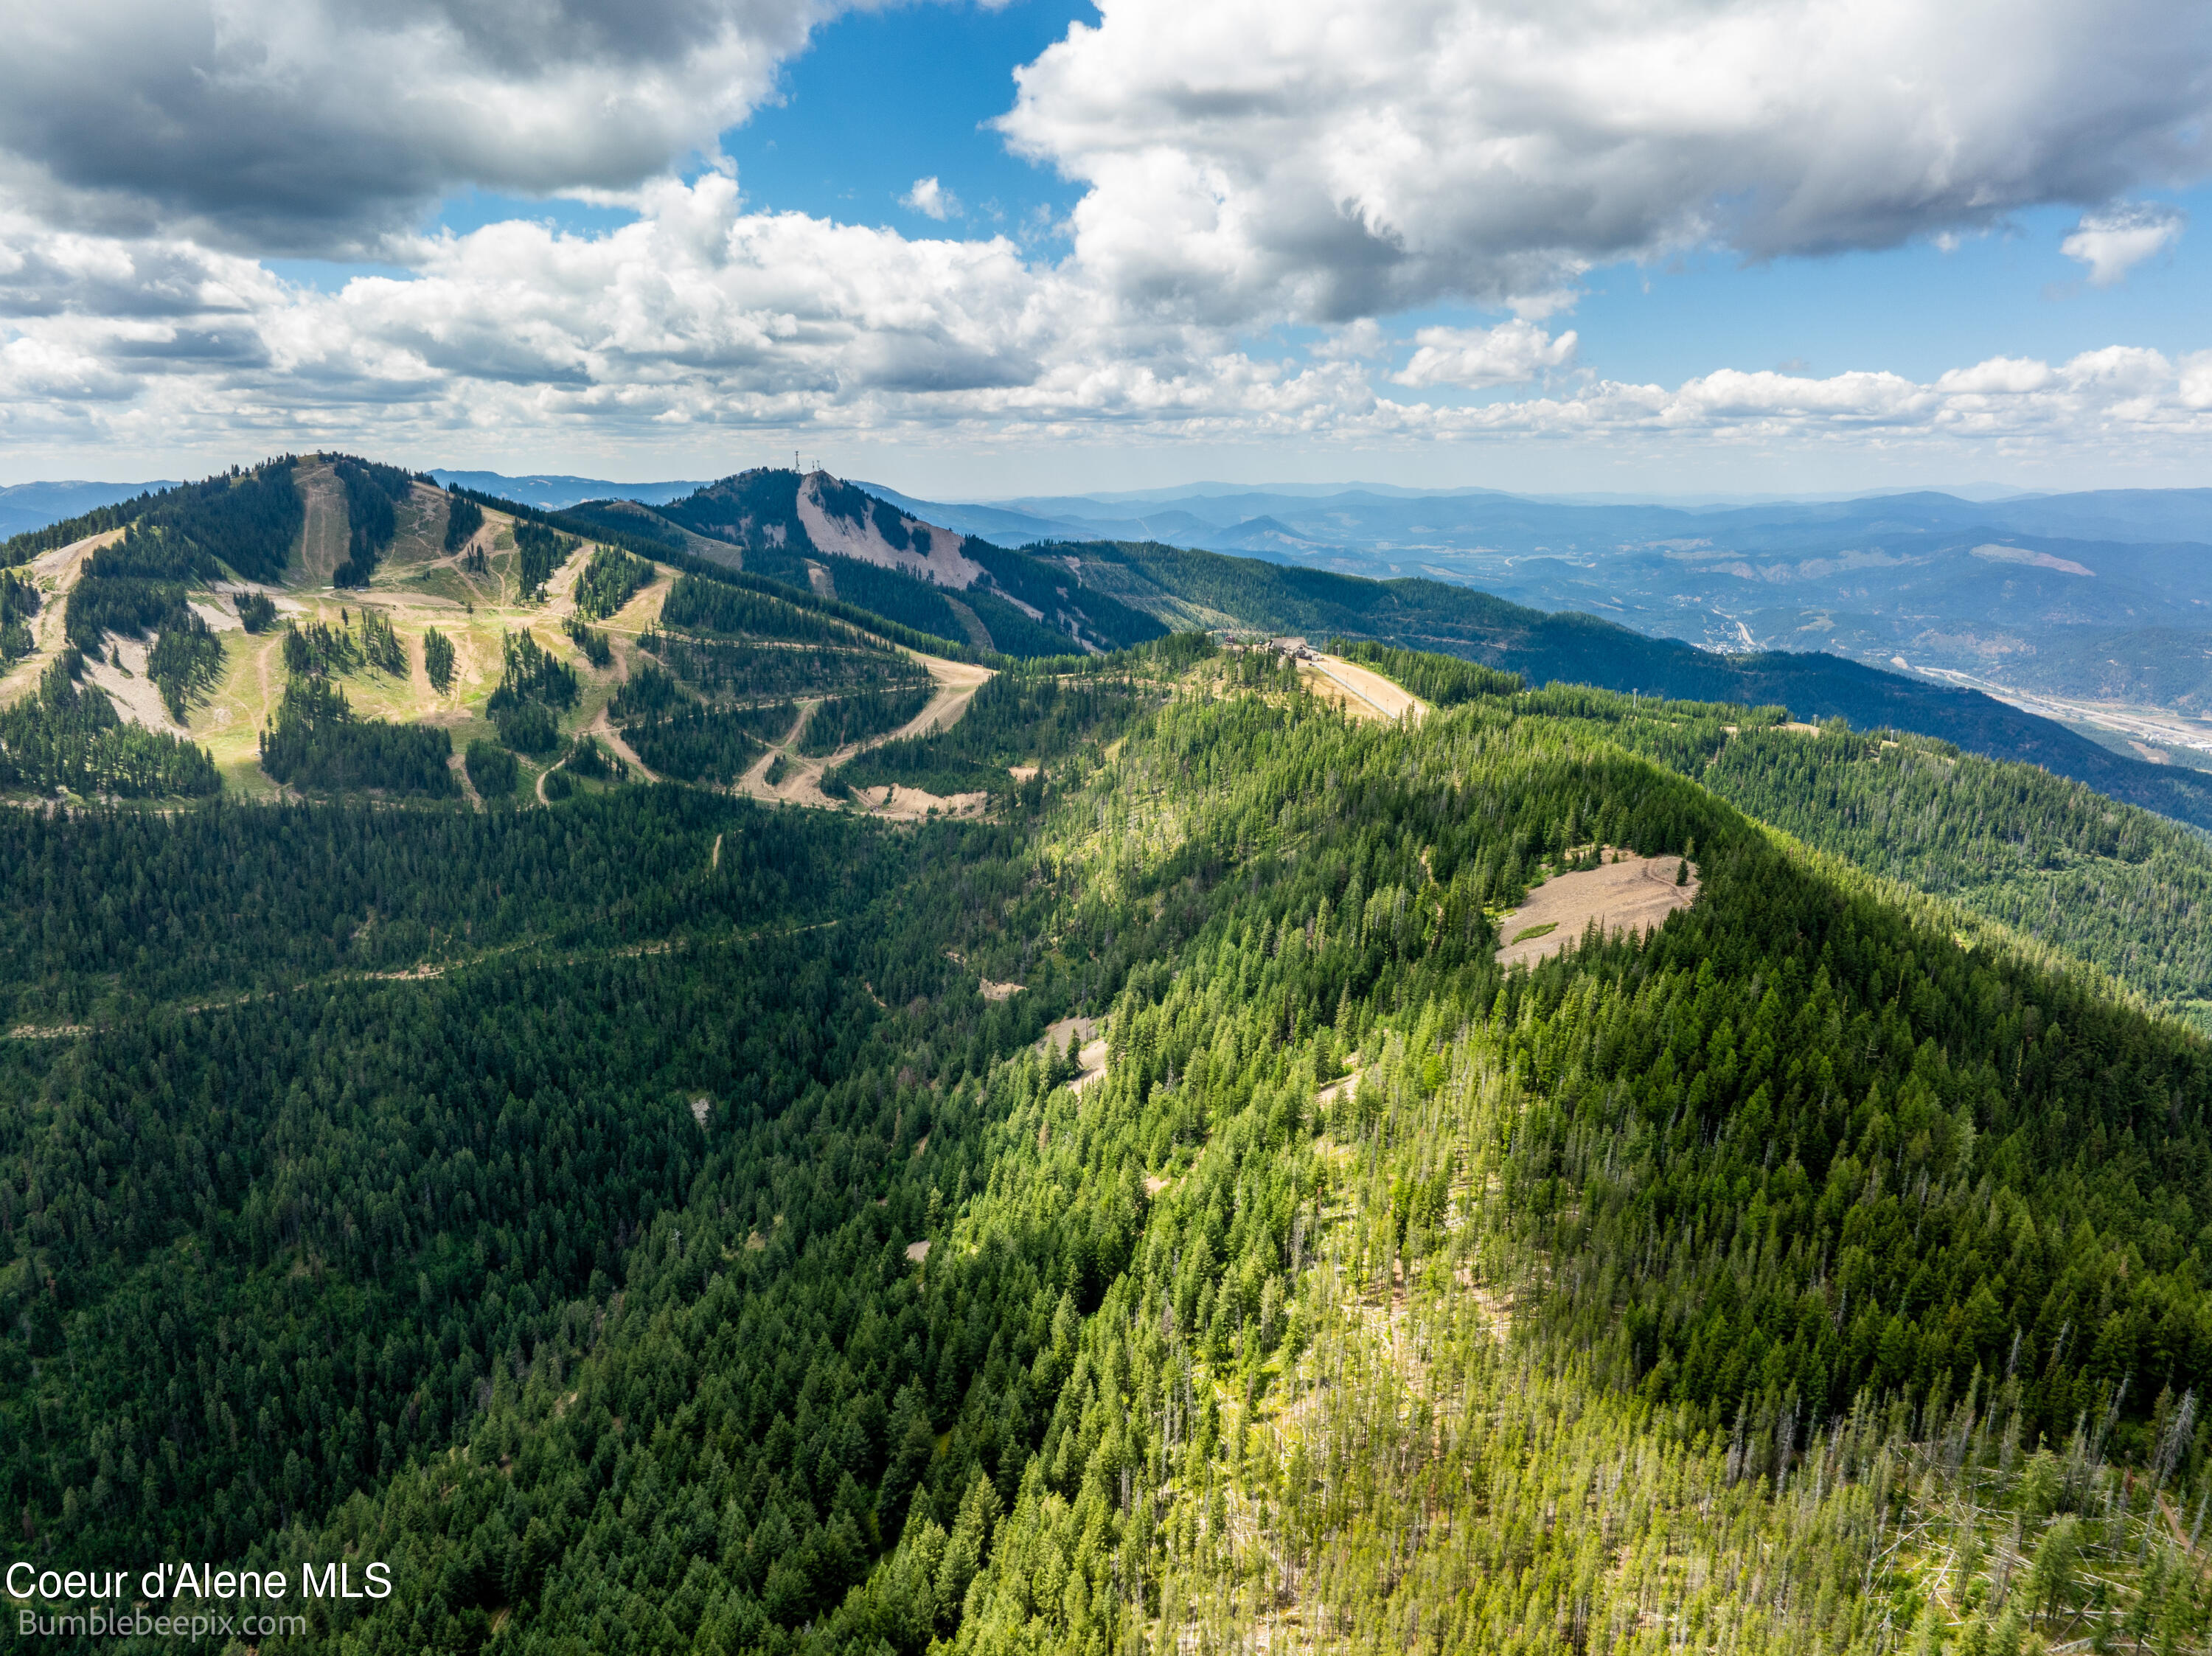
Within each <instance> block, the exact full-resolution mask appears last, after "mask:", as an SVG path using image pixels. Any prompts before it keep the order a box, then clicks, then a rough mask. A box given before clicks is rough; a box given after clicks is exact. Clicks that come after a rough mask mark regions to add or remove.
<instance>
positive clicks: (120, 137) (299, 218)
mask: <svg viewBox="0 0 2212 1656" xmlns="http://www.w3.org/2000/svg"><path fill="white" fill-rule="evenodd" d="M831 9H834V8H833V5H832V3H831V0H625V3H620V4H617V3H613V0H482V3H461V0H402V3H398V4H383V5H376V6H358V5H343V4H339V3H332V0H225V3H222V4H216V3H213V0H78V3H75V4H71V5H66V6H55V5H43V4H36V3H13V4H10V5H9V6H8V7H7V8H6V11H7V12H8V13H10V14H12V15H11V16H10V17H9V21H8V22H7V24H6V28H7V32H8V33H9V37H10V38H9V48H8V50H7V51H6V52H4V53H0V152H4V153H5V154H6V155H8V156H10V157H12V158H13V161H14V163H15V164H14V166H13V167H12V168H10V169H9V170H10V171H11V172H12V173H13V177H12V179H10V180H9V183H10V185H11V186H12V187H11V189H10V193H11V194H13V195H14V196H15V198H16V200H17V201H18V203H20V204H22V205H25V206H27V207H28V208H30V209H31V210H33V212H34V213H35V214H36V215H38V216H39V217H40V218H42V219H44V220H46V221H48V222H53V223H66V224H71V225H75V226H77V227H85V228H94V229H99V230H102V231H106V232H110V233H123V234H131V233H137V234H145V233H148V232H150V231H152V230H155V229H156V228H161V227H171V228H173V227H190V228H191V229H192V230H193V232H194V233H195V234H197V236H199V237H200V238H201V239H203V240H207V241H209V242H210V243H211V244H214V245H224V246H231V247H234V248H238V249H240V250H245V251H251V252H255V253H260V254H270V253H306V254H328V253H341V254H343V253H350V252H360V251H362V250H363V249H365V248H368V247H369V246H374V244H375V243H376V241H377V240H378V239H379V238H380V237H382V236H384V235H386V234H389V233H391V232H393V231H398V230H404V229H407V228H410V227H411V226H412V225H413V223H414V222H415V221H416V220H417V218H418V217H419V215H420V214H421V213H422V209H424V207H425V206H426V205H427V204H428V203H430V202H432V201H434V200H435V199H436V197H438V196H440V195H441V194H442V193H444V192H446V191H450V190H452V189H453V188H455V187H457V186H459V185H477V186H481V187H483V188H486V189H490V190H495V191H513V192H518V193H523V194H543V193H549V192H552V191H562V190H570V189H577V188H585V189H599V190H610V191H611V190H620V189H623V188H627V187H629V186H630V185H635V184H636V183H638V182H639V181H640V180H641V179H646V178H647V177H650V176H652V175H653V174H655V173H659V172H661V171H663V170H665V168H666V167H667V166H668V165H669V164H670V162H671V161H672V160H675V159H677V158H678V157H680V156H681V155H684V153H686V152H687V151H690V150H693V149H698V148H700V147H702V146H711V144H712V143H713V141H714V135H715V133H716V132H717V131H719V130H721V129H722V128H723V127H725V126H726V125H728V124H731V123H732V122H734V121H736V120H738V119H739V118H742V117H743V115H744V113H745V112H746V111H747V110H749V109H750V107H751V106H752V105H753V104H754V103H755V102H756V101H757V100H758V99H759V98H761V97H762V96H763V94H766V93H767V91H768V90H769V88H770V87H771V86H772V84H773V79H774V76H775V68H776V65H777V64H778V63H780V62H781V60H782V59H783V58H786V57H787V56H789V55H790V54H791V53H792V52H795V51H797V50H799V48H800V47H801V46H803V45H804V44H805V39H806V35H807V32H808V30H809V29H810V27H811V26H812V25H813V24H814V23H815V22H816V21H818V20H819V19H820V18H821V17H823V15H827V14H828V13H829V11H830V10H831Z"/></svg>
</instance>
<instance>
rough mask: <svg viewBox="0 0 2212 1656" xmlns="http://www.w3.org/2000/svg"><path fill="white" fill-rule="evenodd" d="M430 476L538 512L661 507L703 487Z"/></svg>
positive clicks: (488, 474) (693, 481)
mask: <svg viewBox="0 0 2212 1656" xmlns="http://www.w3.org/2000/svg"><path fill="white" fill-rule="evenodd" d="M429 475H430V476H433V477H435V478H436V479H437V480H438V481H439V482H441V483H443V484H445V485H446V486H447V488H451V487H452V486H453V484H455V483H459V485H460V486H461V487H462V488H473V489H476V490H477V491H479V492H480V493H483V494H496V495H498V496H499V497H500V498H501V500H520V502H521V503H522V504H523V505H525V506H534V507H537V508H538V510H539V511H540V512H560V511H563V510H565V509H566V508H568V507H572V506H577V505H580V504H581V503H582V502H583V501H586V500H641V501H643V502H644V503H645V504H646V505H647V506H661V505H665V503H667V502H668V501H670V500H682V499H683V498H684V496H685V495H686V494H690V493H691V492H692V491H693V490H694V489H697V488H704V487H705V484H704V483H703V482H702V481H701V480H699V479H697V478H690V479H687V480H684V481H681V482H665V483H615V482H608V481H607V480H606V479H605V478H604V477H569V476H561V475H559V474H557V473H556V474H544V475H538V476H528V477H509V476H506V475H505V474H503V473H501V472H497V471H444V470H438V469H436V468H435V467H434V468H433V469H432V470H431V472H430V474H429Z"/></svg>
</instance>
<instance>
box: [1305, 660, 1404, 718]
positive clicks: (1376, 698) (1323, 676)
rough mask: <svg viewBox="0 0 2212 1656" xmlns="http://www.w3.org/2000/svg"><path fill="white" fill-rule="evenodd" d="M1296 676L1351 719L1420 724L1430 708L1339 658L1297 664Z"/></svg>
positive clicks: (1368, 669)
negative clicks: (1407, 721) (1403, 720)
mask: <svg viewBox="0 0 2212 1656" xmlns="http://www.w3.org/2000/svg"><path fill="white" fill-rule="evenodd" d="M1298 676H1299V678H1300V679H1302V680H1303V681H1304V683H1305V686H1306V688H1308V689H1310V690H1311V691H1312V692H1313V693H1314V694H1315V695H1317V696H1319V697H1320V698H1321V699H1322V701H1326V702H1328V703H1329V704H1330V705H1331V706H1332V707H1340V708H1342V709H1343V710H1344V711H1345V712H1346V713H1348V714H1350V715H1351V716H1352V718H1354V719H1368V720H1374V721H1384V720H1389V719H1404V718H1407V717H1409V716H1410V717H1411V718H1412V719H1413V722H1414V723H1416V724H1419V722H1420V720H1421V719H1422V717H1423V715H1425V713H1427V712H1428V711H1429V704H1428V703H1427V702H1425V701H1422V700H1421V699H1420V698H1419V696H1417V695H1411V694H1409V693H1408V692H1407V691H1406V690H1405V689H1403V688H1401V687H1400V686H1398V685H1396V684H1394V683H1393V682H1391V681H1390V680H1389V679H1387V678H1385V677H1383V675H1382V674H1380V673H1378V672H1376V671H1375V670H1373V669H1371V668H1367V667H1362V666H1361V665H1359V664H1358V663H1357V662H1353V661H1346V660H1345V659H1344V658H1342V657H1341V656H1317V657H1316V658H1314V659H1313V660H1311V661H1302V662H1300V663H1299V664H1298Z"/></svg>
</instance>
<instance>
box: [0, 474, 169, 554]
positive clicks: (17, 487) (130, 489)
mask: <svg viewBox="0 0 2212 1656" xmlns="http://www.w3.org/2000/svg"><path fill="white" fill-rule="evenodd" d="M175 487H176V484H175V482H173V481H170V480H167V479H164V480H162V481H160V482H150V483H89V482H58V483H10V484H8V485H6V486H5V487H0V541H4V540H6V539H7V538H8V537H9V536H10V535H21V534H22V533H24V532H25V531H28V530H33V529H44V528H45V527H46V525H48V524H54V523H59V522H61V520H62V519H64V518H74V517H76V516H77V515H78V514H79V513H84V512H91V511H94V510H95V509H96V508H98V507H103V506H113V505H115V504H116V502H118V500H132V499H134V498H136V497H137V496H138V495H141V494H149V493H152V492H154V491H156V490H159V489H164V488H175Z"/></svg>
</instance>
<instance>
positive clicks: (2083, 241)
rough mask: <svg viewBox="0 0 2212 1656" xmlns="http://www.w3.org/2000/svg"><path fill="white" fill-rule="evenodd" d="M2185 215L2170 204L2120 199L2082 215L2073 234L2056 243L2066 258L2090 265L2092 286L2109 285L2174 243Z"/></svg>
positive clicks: (2184, 221)
mask: <svg viewBox="0 0 2212 1656" xmlns="http://www.w3.org/2000/svg"><path fill="white" fill-rule="evenodd" d="M2187 222H2188V215H2186V214H2185V213H2183V212H2181V211H2180V210H2179V209H2176V208H2172V207H2159V206H2154V205H2150V204H2147V203H2127V202H2123V203H2119V204H2118V205H2117V206H2114V207H2109V208H2106V209H2105V210H2103V211H2102V212H2098V213H2090V214H2087V215H2083V217H2082V220H2081V223H2080V224H2079V225H2077V226H2076V227H2075V230H2074V233H2073V234H2071V235H2069V236H2068V237H2067V238H2066V240H2063V241H2062V242H2060V243H2059V244H2058V251H2059V252H2062V253H2063V254H2065V255H2066V257H2067V258H2078V259H2080V260H2081V263H2082V264H2086V265H2087V266H2088V267H2089V285H2090V286H2091V287H2092V288H2110V287H2112V286H2114V285H2115V284H2117V283H2118V282H2120V281H2122V280H2123V279H2124V277H2125V276H2127V273H2128V272H2129V271H2130V270H2133V269H2135V267H2136V265H2138V264H2142V262H2143V261H2144V260H2145V259H2147V258H2150V257H2151V256H2152V255H2153V254H2154V253H2157V252H2160V251H2162V250H2163V249H2165V248H2167V247H2170V246H2172V245H2173V243H2174V241H2175V240H2176V239H2177V238H2178V237H2179V235H2180V234H2181V227H2182V226H2183V225H2185V224H2186V223H2187Z"/></svg>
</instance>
